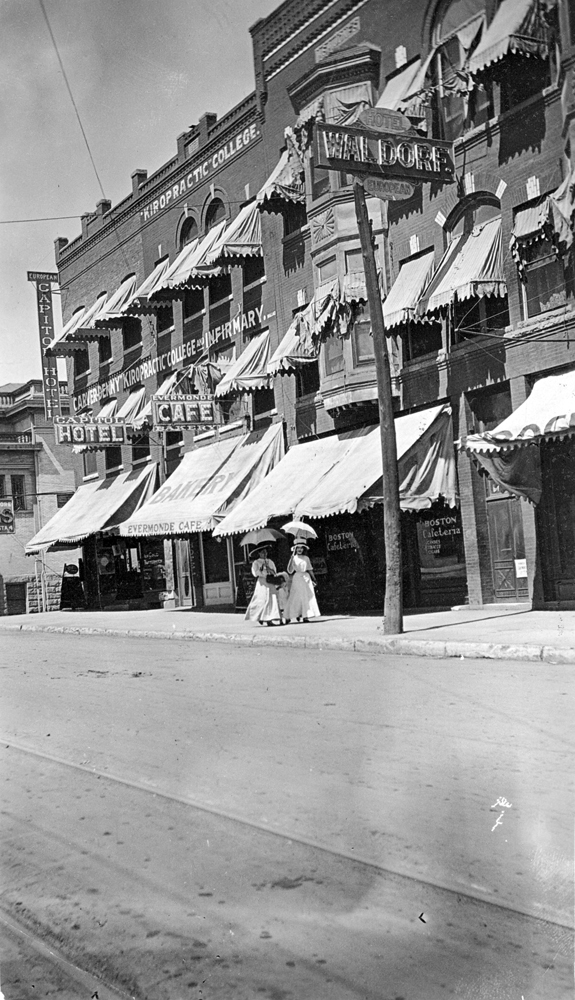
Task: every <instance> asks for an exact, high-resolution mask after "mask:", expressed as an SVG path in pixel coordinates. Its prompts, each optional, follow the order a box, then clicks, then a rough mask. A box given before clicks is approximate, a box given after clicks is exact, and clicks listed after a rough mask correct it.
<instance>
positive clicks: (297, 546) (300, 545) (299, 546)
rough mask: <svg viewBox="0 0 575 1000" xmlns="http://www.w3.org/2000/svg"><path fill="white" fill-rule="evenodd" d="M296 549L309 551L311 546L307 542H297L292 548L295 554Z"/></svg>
mask: <svg viewBox="0 0 575 1000" xmlns="http://www.w3.org/2000/svg"><path fill="white" fill-rule="evenodd" d="M296 549H309V545H308V544H307V542H298V541H295V542H294V543H293V545H292V547H291V550H292V552H294V551H295V550H296Z"/></svg>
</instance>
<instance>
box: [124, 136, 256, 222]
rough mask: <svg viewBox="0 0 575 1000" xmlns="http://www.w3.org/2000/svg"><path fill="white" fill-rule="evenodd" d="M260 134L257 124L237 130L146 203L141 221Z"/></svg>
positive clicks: (171, 202)
mask: <svg viewBox="0 0 575 1000" xmlns="http://www.w3.org/2000/svg"><path fill="white" fill-rule="evenodd" d="M260 135H261V133H260V131H259V129H258V127H257V125H248V126H247V127H246V128H244V129H243V130H242V131H241V132H238V134H237V135H235V136H234V138H233V139H230V141H229V142H226V144H225V145H224V146H221V147H220V149H218V150H216V152H215V153H214V154H213V156H210V157H208V159H207V160H203V162H202V163H198V165H197V166H195V167H192V168H191V169H190V170H189V171H188V173H187V174H186V176H185V177H182V178H181V179H180V180H179V181H173V182H172V183H171V184H170V185H169V186H168V187H166V188H165V189H164V190H163V191H162V193H161V194H159V195H158V197H157V198H154V200H153V201H151V202H150V203H149V205H146V207H145V208H143V209H142V210H141V212H140V215H141V217H142V222H147V220H148V219H151V218H152V217H153V216H154V215H157V213H158V212H162V211H163V210H164V209H165V208H169V207H170V205H172V204H173V203H174V202H175V201H179V199H180V198H183V197H184V195H186V194H189V193H190V191H192V190H193V189H194V188H196V187H197V186H198V185H199V184H201V183H202V182H203V181H205V180H206V178H207V177H209V176H210V174H212V173H214V172H215V171H216V170H219V169H220V167H222V166H223V165H224V164H225V163H227V162H228V160H230V159H232V158H233V157H234V156H237V155H238V153H240V152H241V151H242V150H243V149H245V148H246V146H250V145H251V144H252V143H253V142H254V141H255V140H256V139H259V137H260Z"/></svg>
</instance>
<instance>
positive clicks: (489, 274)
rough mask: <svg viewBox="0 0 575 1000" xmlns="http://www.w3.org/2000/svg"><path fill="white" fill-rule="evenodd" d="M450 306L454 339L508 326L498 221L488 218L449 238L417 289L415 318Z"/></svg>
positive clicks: (505, 286) (424, 316)
mask: <svg viewBox="0 0 575 1000" xmlns="http://www.w3.org/2000/svg"><path fill="white" fill-rule="evenodd" d="M458 305H461V308H459V309H458V308H457V307H458ZM450 306H453V320H454V330H453V331H452V332H453V335H454V336H455V339H464V338H465V336H466V335H467V334H468V333H469V334H470V335H473V334H474V333H477V332H482V331H483V330H491V329H493V330H495V329H501V328H503V327H504V326H505V325H506V323H507V322H508V319H507V317H508V311H507V285H506V282H505V276H504V273H503V259H502V254H501V219H499V218H495V219H490V220H489V221H488V222H485V223H484V224H483V225H480V226H475V227H474V228H473V229H472V230H471V231H469V232H463V233H461V234H460V235H458V236H455V237H454V239H453V240H452V241H451V243H450V244H449V246H448V248H447V250H446V251H445V253H444V255H443V257H442V259H441V261H440V263H439V266H438V267H437V270H436V271H435V273H434V274H433V277H432V278H431V280H430V281H429V284H428V285H427V287H426V288H425V289H424V291H423V294H422V296H421V298H420V300H419V302H418V304H417V309H416V318H418V319H428V318H432V317H433V316H434V315H435V316H437V315H438V314H439V313H441V312H442V311H445V310H446V309H447V308H448V307H450Z"/></svg>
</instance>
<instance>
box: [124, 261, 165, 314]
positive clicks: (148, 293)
mask: <svg viewBox="0 0 575 1000" xmlns="http://www.w3.org/2000/svg"><path fill="white" fill-rule="evenodd" d="M169 266H170V258H169V257H164V259H163V260H161V261H160V262H159V264H156V266H155V268H154V270H153V271H152V272H151V273H150V274H149V275H148V277H147V278H146V279H145V281H143V282H142V284H141V285H139V286H138V287H137V288H136V289H135V290H134V293H133V295H132V297H131V298H130V299H128V301H127V302H126V303H125V305H124V307H123V310H122V311H123V312H124V313H125V315H126V316H146V315H149V314H150V313H155V312H157V310H158V309H163V308H164V309H165V308H166V307H167V306H170V305H171V302H163V301H161V300H160V301H153V300H152V299H151V297H152V296H153V294H154V292H155V291H156V290H157V289H158V288H159V287H160V286H161V283H162V280H163V278H164V277H165V274H166V272H167V270H168V268H169Z"/></svg>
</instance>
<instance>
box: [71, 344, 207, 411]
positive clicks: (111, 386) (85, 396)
mask: <svg viewBox="0 0 575 1000" xmlns="http://www.w3.org/2000/svg"><path fill="white" fill-rule="evenodd" d="M196 350H197V348H196V346H195V341H193V340H190V341H188V342H187V343H186V344H181V345H180V346H179V347H173V348H172V350H171V351H166V353H165V354H158V356H157V357H156V358H150V357H148V358H145V359H144V360H143V361H140V363H139V364H137V365H133V366H132V367H131V368H128V369H127V371H125V372H118V374H117V375H112V376H111V377H110V378H108V379H106V381H105V382H99V383H98V385H91V386H88V388H87V389H85V390H84V392H79V393H77V394H76V395H75V396H73V397H72V402H73V405H74V410H75V411H76V413H77V412H78V410H83V409H84V407H85V406H93V405H94V403H99V402H100V400H102V399H107V398H108V397H109V396H116V395H117V394H118V393H119V392H122V391H124V392H127V391H129V390H130V389H132V388H133V387H134V386H135V385H139V384H140V382H143V381H144V380H145V379H147V378H151V377H152V375H158V374H159V373H160V372H164V371H169V370H170V369H172V368H177V366H178V365H181V364H182V362H183V361H187V360H189V359H190V358H191V357H192V356H193V355H194V354H195V353H196Z"/></svg>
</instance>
